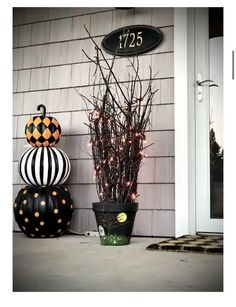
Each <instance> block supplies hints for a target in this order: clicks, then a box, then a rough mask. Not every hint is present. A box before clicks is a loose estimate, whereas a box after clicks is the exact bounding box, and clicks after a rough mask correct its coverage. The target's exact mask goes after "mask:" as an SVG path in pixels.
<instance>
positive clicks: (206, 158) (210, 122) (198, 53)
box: [194, 8, 223, 233]
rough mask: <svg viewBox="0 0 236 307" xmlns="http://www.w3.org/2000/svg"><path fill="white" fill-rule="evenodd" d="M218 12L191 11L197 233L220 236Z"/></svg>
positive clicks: (220, 52) (220, 36) (220, 42)
mask: <svg viewBox="0 0 236 307" xmlns="http://www.w3.org/2000/svg"><path fill="white" fill-rule="evenodd" d="M222 10H223V9H222ZM222 10H221V9H220V8H217V9H212V8H210V9H208V8H197V9H195V30H194V32H195V33H194V35H195V89H196V90H195V114H196V125H195V137H196V231H197V232H219V233H221V232H223V31H222V29H223V14H222ZM197 81H198V84H197Z"/></svg>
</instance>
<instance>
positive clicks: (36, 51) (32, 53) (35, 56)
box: [20, 46, 42, 68]
mask: <svg viewBox="0 0 236 307" xmlns="http://www.w3.org/2000/svg"><path fill="white" fill-rule="evenodd" d="M20 50H24V63H23V68H32V67H40V66H41V65H42V46H32V47H25V48H24V49H20Z"/></svg>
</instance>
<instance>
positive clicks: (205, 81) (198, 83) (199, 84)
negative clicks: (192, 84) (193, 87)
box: [196, 80, 218, 87]
mask: <svg viewBox="0 0 236 307" xmlns="http://www.w3.org/2000/svg"><path fill="white" fill-rule="evenodd" d="M207 82H214V81H213V80H204V81H199V80H197V81H196V83H197V85H198V86H202V84H204V83H207ZM211 86H217V87H218V85H217V84H215V83H214V84H210V85H209V87H211Z"/></svg>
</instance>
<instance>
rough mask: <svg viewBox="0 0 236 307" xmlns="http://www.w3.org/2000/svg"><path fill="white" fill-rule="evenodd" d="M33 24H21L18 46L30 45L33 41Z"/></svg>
mask: <svg viewBox="0 0 236 307" xmlns="http://www.w3.org/2000/svg"><path fill="white" fill-rule="evenodd" d="M31 28H32V26H31V25H24V26H20V28H19V42H18V46H19V47H22V46H28V45H30V43H31Z"/></svg>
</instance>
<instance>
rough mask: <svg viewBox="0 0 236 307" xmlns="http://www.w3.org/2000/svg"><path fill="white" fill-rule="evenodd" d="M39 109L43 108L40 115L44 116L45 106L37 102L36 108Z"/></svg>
mask: <svg viewBox="0 0 236 307" xmlns="http://www.w3.org/2000/svg"><path fill="white" fill-rule="evenodd" d="M40 109H43V112H42V116H46V107H45V105H44V104H39V105H38V106H37V110H38V111H39V110H40Z"/></svg>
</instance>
